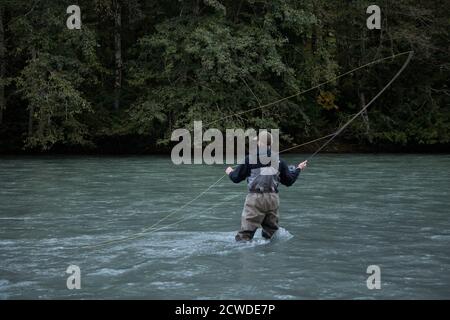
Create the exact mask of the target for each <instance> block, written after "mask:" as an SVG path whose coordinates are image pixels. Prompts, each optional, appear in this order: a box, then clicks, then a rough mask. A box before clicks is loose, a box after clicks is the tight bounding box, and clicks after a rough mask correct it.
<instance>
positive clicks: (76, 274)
mask: <svg viewBox="0 0 450 320" xmlns="http://www.w3.org/2000/svg"><path fill="white" fill-rule="evenodd" d="M66 273H68V274H70V276H68V277H67V281H66V286H67V289H69V290H73V289H81V270H80V267H79V266H77V265H74V264H72V265H70V266H68V267H67V269H66Z"/></svg>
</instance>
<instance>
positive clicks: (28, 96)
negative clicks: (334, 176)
mask: <svg viewBox="0 0 450 320" xmlns="http://www.w3.org/2000/svg"><path fill="white" fill-rule="evenodd" d="M118 1H119V3H120V4H121V7H122V11H121V18H122V24H121V25H122V27H121V28H122V29H121V30H120V34H121V36H122V49H121V50H122V57H123V61H124V66H123V69H122V73H123V84H122V87H121V92H120V99H121V109H120V110H118V111H117V110H113V108H112V107H111V106H112V101H113V99H114V74H115V67H116V66H115V60H114V54H115V50H117V48H115V47H114V34H115V31H117V30H115V29H114V14H115V13H114V3H115V2H113V1H112V0H96V1H87V0H82V1H80V3H79V6H80V7H81V9H82V29H81V30H68V29H67V28H66V26H65V22H66V18H67V14H66V8H67V6H68V5H70V4H72V3H69V2H68V1H63V0H57V1H53V2H51V3H50V2H46V3H45V4H44V3H43V2H41V1H31V2H29V1H24V0H17V1H6V3H5V15H4V17H5V18H4V19H3V21H2V22H3V25H4V29H5V39H6V41H5V44H6V51H7V53H6V60H7V61H6V63H5V67H6V74H5V77H4V78H3V79H0V81H1V83H3V84H4V85H5V88H6V98H7V99H6V101H7V108H6V110H5V116H4V117H3V124H2V125H3V128H2V130H1V131H0V134H2V133H4V132H6V131H7V130H11V129H14V130H16V132H17V133H18V134H19V135H22V136H23V139H22V140H23V144H22V145H20V146H17V147H24V148H26V149H41V150H51V149H52V148H54V147H55V146H60V145H66V146H90V147H94V146H95V144H96V143H99V141H102V139H104V138H105V137H106V138H107V137H112V138H117V137H119V136H125V137H136V136H139V137H144V138H151V139H148V141H149V142H148V144H150V143H153V142H150V141H157V142H158V143H160V144H162V145H166V144H167V143H168V142H169V137H170V134H171V132H172V130H174V129H175V128H180V127H186V128H191V127H192V125H193V121H194V120H203V123H204V124H206V127H217V128H221V129H224V128H236V127H243V128H247V127H253V128H256V129H259V128H280V129H281V132H282V136H281V138H282V140H283V142H284V143H285V144H290V143H301V142H303V141H305V140H307V139H308V138H315V137H317V136H321V135H325V134H329V133H330V132H333V131H334V130H336V129H337V127H338V126H339V125H341V124H342V123H343V122H344V121H346V119H348V118H349V117H350V116H351V115H353V114H355V113H356V112H357V111H358V110H359V109H360V108H361V107H362V104H363V102H366V103H367V102H368V101H369V100H370V99H371V97H373V96H374V95H375V94H376V93H377V92H378V91H379V90H380V89H381V88H382V87H383V86H384V85H385V84H386V83H387V82H388V81H389V80H390V79H391V78H392V76H393V75H394V74H395V72H396V71H397V70H398V69H399V68H400V66H401V65H402V63H403V61H404V60H402V59H403V58H398V59H395V60H392V61H391V60H389V61H385V62H384V63H382V64H377V65H374V66H371V67H369V68H365V69H363V70H359V71H357V72H355V73H353V74H351V75H349V76H346V77H344V78H341V79H339V80H338V81H335V82H334V83H331V84H329V85H326V86H323V87H321V88H320V89H318V90H314V91H310V92H308V93H306V94H304V95H301V96H297V97H294V98H292V99H288V100H282V101H280V102H279V103H274V104H271V103H273V102H275V101H278V100H281V99H282V98H283V97H286V96H291V95H294V94H296V93H298V92H300V91H302V90H305V89H308V88H310V87H311V86H314V85H317V84H319V83H321V82H324V81H326V80H329V79H333V78H334V77H336V76H337V75H338V74H339V73H343V72H345V71H348V70H351V69H353V68H355V67H357V66H359V65H362V64H365V63H367V62H369V61H372V60H375V59H379V58H381V57H383V56H389V55H392V54H394V53H398V52H402V51H407V50H411V49H412V50H414V51H415V57H414V61H413V63H411V64H410V66H409V67H408V69H407V70H406V71H405V73H404V74H403V75H402V76H401V77H400V78H399V79H398V80H397V81H396V82H395V83H394V85H393V86H392V87H391V88H390V89H389V90H388V91H386V92H385V93H384V94H383V95H382V97H381V98H380V99H378V100H377V101H376V103H375V104H373V105H372V107H371V108H370V109H369V110H368V114H367V117H366V118H365V119H363V118H361V119H357V120H356V121H355V122H354V123H352V125H351V126H350V127H349V128H348V129H347V131H346V134H345V139H348V140H349V141H351V142H352V143H355V142H356V143H359V144H372V145H379V146H386V145H391V146H392V145H394V146H396V145H399V146H416V145H435V144H440V145H446V144H449V142H450V110H449V108H450V107H449V106H450V103H449V96H450V90H449V88H448V84H447V82H448V71H449V68H450V64H449V55H448V51H447V50H448V48H446V45H445V44H446V43H448V40H449V34H448V32H449V28H448V22H449V17H448V8H446V6H445V4H444V3H442V2H440V1H438V0H432V1H428V2H426V3H424V2H419V1H415V0H402V1H395V2H392V1H387V0H386V1H380V2H379V3H377V4H378V5H379V6H380V7H381V8H382V17H383V21H382V31H381V32H380V31H376V30H372V31H370V30H368V29H367V28H366V26H365V24H366V18H367V15H366V13H365V9H366V8H367V6H368V5H370V4H372V3H371V2H370V1H366V0H357V1H352V2H350V3H346V2H342V1H337V0H329V1H325V0H315V1H307V0H242V1H241V0H239V1H231V0H202V1H200V0H168V1H141V0H133V1H120V0H118ZM266 104H271V105H270V106H268V107H263V108H259V107H260V106H264V105H266ZM248 110H252V111H250V112H247V111H248ZM127 139H128V138H127ZM5 141H6V140H5V139H0V144H4V143H8V142H5ZM14 143H16V142H14ZM100 143H101V142H100ZM136 151H138V150H136Z"/></svg>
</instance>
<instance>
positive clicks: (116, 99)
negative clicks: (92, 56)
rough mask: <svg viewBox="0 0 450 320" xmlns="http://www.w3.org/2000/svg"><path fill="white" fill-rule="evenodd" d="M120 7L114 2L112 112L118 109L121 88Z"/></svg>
mask: <svg viewBox="0 0 450 320" xmlns="http://www.w3.org/2000/svg"><path fill="white" fill-rule="evenodd" d="M121 29H122V6H121V3H120V0H115V1H114V59H115V78H114V110H119V108H120V91H121V88H122V39H121V35H120V33H121Z"/></svg>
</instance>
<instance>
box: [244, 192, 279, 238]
mask: <svg viewBox="0 0 450 320" xmlns="http://www.w3.org/2000/svg"><path fill="white" fill-rule="evenodd" d="M279 205H280V198H279V196H278V193H275V192H267V193H256V192H254V193H253V192H251V193H248V194H247V197H246V198H245V204H244V210H243V211H242V219H241V230H240V231H239V232H238V234H237V235H236V240H237V241H241V240H247V241H248V240H251V239H253V236H254V235H255V231H256V229H258V228H259V227H262V229H263V230H262V236H263V237H264V238H266V239H270V238H271V237H272V236H273V234H274V233H275V231H277V230H278V207H279Z"/></svg>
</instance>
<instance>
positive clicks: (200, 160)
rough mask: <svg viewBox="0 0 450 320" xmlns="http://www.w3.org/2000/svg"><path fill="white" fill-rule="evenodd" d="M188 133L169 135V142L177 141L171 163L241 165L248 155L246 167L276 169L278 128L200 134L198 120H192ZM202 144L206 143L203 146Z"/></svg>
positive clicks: (200, 128)
mask: <svg viewBox="0 0 450 320" xmlns="http://www.w3.org/2000/svg"><path fill="white" fill-rule="evenodd" d="M191 131H193V136H192V135H191ZM191 131H190V130H188V129H176V130H174V131H173V132H172V136H171V138H170V140H171V141H176V142H178V143H177V144H176V145H175V146H174V147H173V148H172V152H171V159H172V162H173V163H174V164H234V163H238V164H242V163H244V161H245V156H246V154H247V153H248V154H249V157H248V163H249V164H256V163H258V161H259V162H260V163H262V164H263V165H267V164H270V166H271V167H276V168H278V158H277V154H278V152H279V135H280V131H279V129H270V130H267V129H260V130H258V131H256V130H255V129H247V130H245V131H244V130H243V129H226V132H225V135H224V134H223V133H222V132H221V131H220V130H219V129H214V128H213V129H208V130H206V131H205V132H203V126H202V121H194V129H193V130H191ZM247 142H248V152H246V145H247ZM204 143H207V145H206V146H205V147H203V144H204ZM224 144H225V148H224ZM269 149H270V152H268V150H269ZM256 155H257V156H256Z"/></svg>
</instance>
